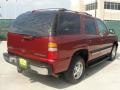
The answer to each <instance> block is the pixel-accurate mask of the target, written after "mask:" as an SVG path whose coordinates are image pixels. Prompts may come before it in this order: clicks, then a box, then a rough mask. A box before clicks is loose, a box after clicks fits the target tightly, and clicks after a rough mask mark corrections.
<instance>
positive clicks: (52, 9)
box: [32, 8, 92, 17]
mask: <svg viewBox="0 0 120 90" xmlns="http://www.w3.org/2000/svg"><path fill="white" fill-rule="evenodd" d="M34 11H36V12H40V11H55V12H57V11H64V12H71V13H75V14H81V15H85V16H89V17H92V15H91V14H88V13H86V12H78V11H73V10H68V9H65V8H46V9H38V10H33V11H32V12H34Z"/></svg>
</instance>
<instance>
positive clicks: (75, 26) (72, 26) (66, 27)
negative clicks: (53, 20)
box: [58, 12, 80, 35]
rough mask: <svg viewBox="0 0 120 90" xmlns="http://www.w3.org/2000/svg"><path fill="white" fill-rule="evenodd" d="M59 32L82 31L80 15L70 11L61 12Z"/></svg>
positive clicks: (77, 32) (74, 32)
mask: <svg viewBox="0 0 120 90" xmlns="http://www.w3.org/2000/svg"><path fill="white" fill-rule="evenodd" d="M58 33H59V34H61V35H70V34H79V33H80V15H79V14H74V13H70V12H64V13H61V15H60V18H59V29H58Z"/></svg>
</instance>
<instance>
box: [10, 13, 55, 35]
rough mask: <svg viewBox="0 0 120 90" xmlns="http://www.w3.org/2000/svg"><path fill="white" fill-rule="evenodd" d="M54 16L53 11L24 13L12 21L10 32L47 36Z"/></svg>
mask: <svg viewBox="0 0 120 90" xmlns="http://www.w3.org/2000/svg"><path fill="white" fill-rule="evenodd" d="M55 16H56V12H55V11H42V12H39V11H33V12H27V13H24V14H22V15H20V16H19V17H18V18H17V19H16V20H15V21H14V22H13V24H12V25H11V29H10V32H13V33H19V34H27V35H33V36H48V35H49V34H50V31H51V29H52V24H53V21H54V18H55Z"/></svg>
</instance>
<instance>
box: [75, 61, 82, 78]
mask: <svg viewBox="0 0 120 90" xmlns="http://www.w3.org/2000/svg"><path fill="white" fill-rule="evenodd" d="M82 73H83V63H82V62H80V61H79V62H77V63H76V64H75V67H74V71H73V76H74V78H75V79H79V78H80V77H81V75H82Z"/></svg>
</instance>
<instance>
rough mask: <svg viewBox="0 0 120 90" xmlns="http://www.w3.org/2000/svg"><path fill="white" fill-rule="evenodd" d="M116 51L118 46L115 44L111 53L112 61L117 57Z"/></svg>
mask: <svg viewBox="0 0 120 90" xmlns="http://www.w3.org/2000/svg"><path fill="white" fill-rule="evenodd" d="M116 52H117V46H116V45H114V46H113V48H112V50H111V53H110V61H113V60H115V58H116Z"/></svg>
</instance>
